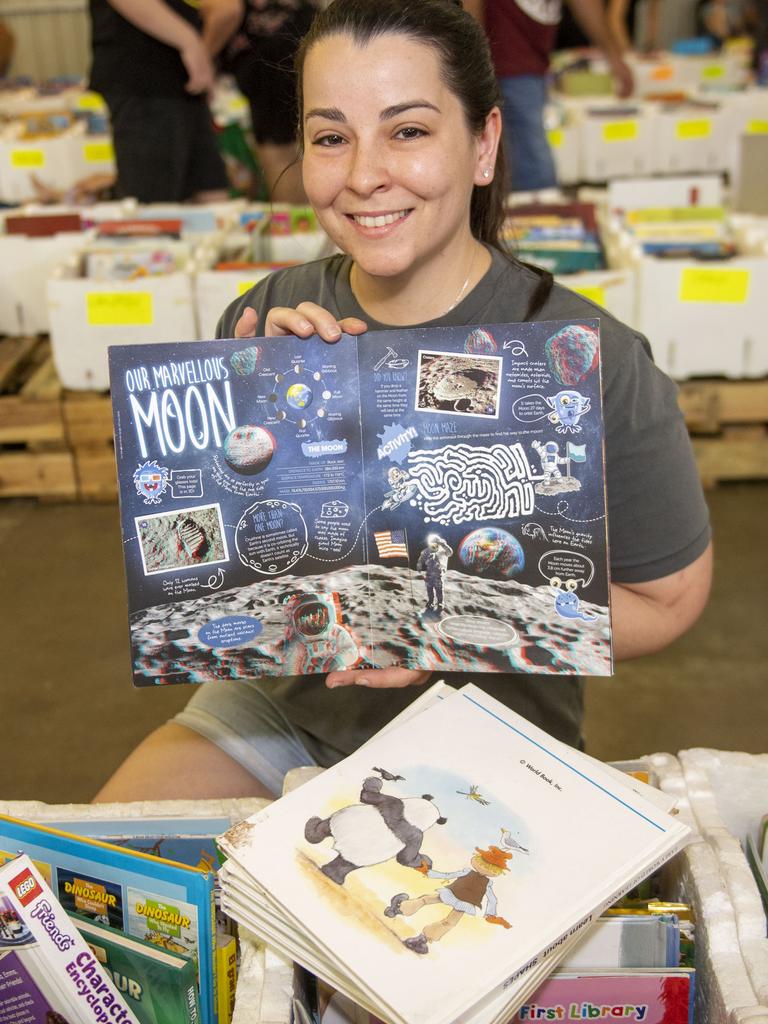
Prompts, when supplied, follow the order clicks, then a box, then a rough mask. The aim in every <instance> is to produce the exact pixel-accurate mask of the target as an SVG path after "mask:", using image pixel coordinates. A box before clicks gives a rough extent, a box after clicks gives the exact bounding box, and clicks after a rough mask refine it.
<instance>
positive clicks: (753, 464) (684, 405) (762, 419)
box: [678, 379, 768, 487]
mask: <svg viewBox="0 0 768 1024" xmlns="http://www.w3.org/2000/svg"><path fill="white" fill-rule="evenodd" d="M678 401H679V404H680V408H681V409H682V410H683V414H684V416H685V422H686V424H687V425H688V430H689V432H690V434H691V441H692V443H693V450H694V453H695V455H696V462H697V465H698V467H699V475H700V476H701V479H702V482H703V484H704V486H705V487H712V486H714V485H716V484H717V483H718V482H722V481H726V480H765V479H768V379H761V380H720V379H717V380H690V381H685V382H683V383H681V384H680V386H679V395H678Z"/></svg>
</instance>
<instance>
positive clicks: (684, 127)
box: [653, 105, 728, 174]
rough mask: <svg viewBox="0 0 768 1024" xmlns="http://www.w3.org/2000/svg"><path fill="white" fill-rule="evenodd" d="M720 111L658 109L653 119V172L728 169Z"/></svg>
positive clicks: (725, 129) (726, 143)
mask: <svg viewBox="0 0 768 1024" xmlns="http://www.w3.org/2000/svg"><path fill="white" fill-rule="evenodd" d="M727 152H728V134H727V121H726V116H725V114H724V112H723V109H722V107H721V106H720V105H717V106H716V108H713V109H701V110H699V109H697V108H695V107H686V106H683V107H674V108H665V107H664V106H659V107H658V109H657V111H656V117H655V119H654V144H653V170H654V171H656V172H657V173H659V174H667V173H680V172H685V171H700V172H704V171H720V170H725V168H726V166H727Z"/></svg>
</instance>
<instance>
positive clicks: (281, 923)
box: [220, 685, 689, 1024]
mask: <svg viewBox="0 0 768 1024" xmlns="http://www.w3.org/2000/svg"><path fill="white" fill-rule="evenodd" d="M422 708H423V709H422V710H419V711H417V713H416V714H413V715H411V716H410V717H403V716H401V717H400V718H399V719H398V720H396V722H395V723H394V724H393V725H391V726H390V727H388V728H387V729H386V730H384V731H382V732H381V733H379V735H378V736H376V737H374V738H373V739H372V740H370V741H369V742H368V743H366V744H365V746H364V747H362V748H361V749H360V750H358V751H357V752H356V753H354V754H352V755H351V756H350V757H348V758H346V759H345V760H344V761H342V762H341V763H339V764H337V765H336V766H334V767H333V768H330V769H328V770H327V771H326V772H324V773H322V774H321V775H319V776H317V777H316V778H314V779H312V780H311V781H309V782H306V783H305V784H304V785H302V786H300V787H299V788H298V789H296V790H294V791H292V792H290V793H288V794H287V795H286V796H284V797H283V798H282V799H280V800H278V801H276V802H275V803H273V804H271V805H270V806H269V807H267V808H265V809H264V810H263V811H261V812H259V813H258V814H256V815H254V816H252V817H251V818H249V819H247V820H246V821H245V822H243V823H241V824H240V825H237V826H235V827H233V828H232V829H230V830H229V831H228V832H227V833H226V834H225V835H224V836H223V837H222V839H221V840H220V842H221V846H222V848H223V849H224V851H225V852H226V853H227V854H228V856H229V858H230V859H229V860H228V861H227V862H226V863H225V864H224V866H223V867H222V869H221V872H220V881H221V886H222V906H223V908H224V909H225V910H226V911H227V913H229V914H230V915H231V916H232V917H234V918H235V919H236V920H238V921H239V922H240V923H242V924H244V925H245V926H247V927H248V928H249V929H250V930H251V931H253V932H254V933H255V934H256V935H257V936H259V937H260V938H262V939H263V940H264V941H265V942H266V943H268V944H270V945H271V946H273V948H275V949H277V950H278V951H279V952H281V953H283V954H284V955H287V956H288V957H291V958H293V959H294V960H296V961H297V962H298V963H300V964H302V965H303V966H304V967H306V968H307V969H309V970H311V971H313V972H314V973H315V974H317V975H318V976H319V977H321V978H323V979H324V980H326V981H327V982H328V983H329V984H331V985H332V986H333V987H334V988H336V989H338V990H339V991H341V992H343V993H344V994H345V995H347V996H348V997H349V998H351V999H353V1000H354V1001H355V1002H357V1003H359V1004H360V1005H361V1006H363V1007H365V1008H366V1009H367V1010H369V1011H370V1012H372V1013H374V1014H376V1015H377V1016H379V1017H381V1018H382V1019H383V1020H385V1021H388V1022H393V1024H449V1022H452V1021H461V1022H462V1024H469V1022H470V1021H471V1022H473V1024H481V1022H488V1024H490V1022H495V1021H504V1020H506V1019H508V1018H509V1016H510V1015H511V1014H512V1013H513V1012H514V1011H515V1010H517V1009H518V1008H519V1007H520V1006H522V1005H523V1004H524V1002H525V998H526V996H527V995H528V994H530V992H532V991H534V990H535V988H536V987H537V986H538V985H539V984H540V983H541V982H542V981H543V980H544V978H545V977H547V976H548V975H549V974H550V973H551V972H552V970H553V969H554V967H555V966H556V964H557V962H558V960H559V959H560V958H562V957H563V956H564V955H565V954H566V953H567V952H568V951H569V950H570V949H571V948H572V947H573V945H574V944H575V943H576V942H578V941H579V939H580V938H581V937H582V936H583V935H584V934H585V930H586V929H587V928H588V927H589V925H590V924H591V923H592V922H593V921H594V920H595V919H596V918H597V917H598V916H599V915H600V913H601V912H602V910H603V909H605V908H606V907H607V906H609V905H610V904H612V903H614V902H615V901H616V900H617V899H619V898H620V897H621V896H622V895H623V894H624V893H625V892H627V891H629V890H630V889H631V888H633V887H634V886H635V885H636V884H637V883H638V882H639V881H640V880H641V879H642V878H644V877H645V876H646V875H648V874H650V873H651V872H652V871H654V870H655V869H656V868H657V867H659V866H660V865H661V864H662V863H663V862H664V861H665V860H667V859H668V858H669V857H670V856H671V855H672V854H673V853H675V852H676V851H677V850H678V849H680V848H681V847H682V846H683V845H684V844H685V843H686V842H687V839H688V837H689V829H688V828H687V826H685V825H684V824H682V823H681V822H679V821H678V820H676V819H675V818H674V817H673V816H671V815H670V814H668V813H666V811H664V810H662V809H661V807H659V806H658V804H657V803H656V802H654V801H651V800H648V799H646V798H645V797H644V796H643V795H642V792H641V789H642V788H643V784H642V783H640V782H638V781H637V780H633V779H629V778H627V779H626V780H619V779H617V774H618V773H616V772H615V771H611V770H609V769H607V768H604V767H603V766H601V765H599V764H598V763H597V762H595V761H594V760H593V759H592V758H589V757H587V756H585V755H582V754H580V753H579V752H578V751H575V750H573V749H571V748H569V747H566V746H565V745H564V744H562V743H560V742H559V741H557V740H554V739H553V738H552V737H550V736H548V735H547V734H546V733H544V732H542V731H541V730H539V729H537V728H535V727H534V726H532V725H531V724H530V723H528V722H527V721H526V720H525V719H523V718H521V717H520V716H519V715H517V714H515V713H514V712H512V711H510V710H509V709H508V708H506V707H505V706H504V705H502V704H500V703H498V702H497V701H494V700H493V699H491V698H490V697H488V696H487V695H486V694H484V693H483V692H482V691H481V690H479V689H478V688H477V687H475V686H471V685H469V686H465V687H463V688H462V689H461V690H459V691H457V692H455V693H449V694H447V695H445V696H444V697H443V698H442V699H439V700H437V701H436V702H429V700H428V699H426V700H425V701H424V702H423V703H422ZM637 787H640V788H637ZM574 879H578V885H577V886H575V885H574Z"/></svg>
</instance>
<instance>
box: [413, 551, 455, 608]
mask: <svg viewBox="0 0 768 1024" xmlns="http://www.w3.org/2000/svg"><path fill="white" fill-rule="evenodd" d="M452 554H453V548H452V547H450V545H449V544H447V543H446V542H445V541H444V540H443V538H442V537H441V536H440V535H439V534H437V533H430V535H429V536H428V537H427V546H426V547H425V548H424V550H423V551H422V552H421V554H420V555H419V560H418V561H417V562H416V571H417V572H423V573H424V585H425V587H426V588H427V604H426V607H425V609H424V610H425V611H432V610H433V609H435V610H436V611H438V612H441V611H443V608H444V604H443V579H444V578H445V574H446V572H447V571H448V559H449V558H450V557H451V555H452Z"/></svg>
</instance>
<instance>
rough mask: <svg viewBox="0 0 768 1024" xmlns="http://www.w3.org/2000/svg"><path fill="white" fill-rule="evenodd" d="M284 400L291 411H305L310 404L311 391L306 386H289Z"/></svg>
mask: <svg viewBox="0 0 768 1024" xmlns="http://www.w3.org/2000/svg"><path fill="white" fill-rule="evenodd" d="M285 399H286V401H287V402H288V405H290V406H291V408H292V409H306V408H307V407H308V406H310V405H311V404H312V389H311V388H308V387H307V385H306V384H291V386H290V387H289V388H288V390H287V391H286V393H285Z"/></svg>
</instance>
